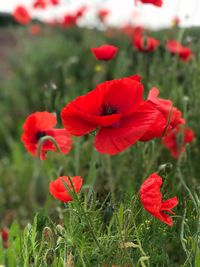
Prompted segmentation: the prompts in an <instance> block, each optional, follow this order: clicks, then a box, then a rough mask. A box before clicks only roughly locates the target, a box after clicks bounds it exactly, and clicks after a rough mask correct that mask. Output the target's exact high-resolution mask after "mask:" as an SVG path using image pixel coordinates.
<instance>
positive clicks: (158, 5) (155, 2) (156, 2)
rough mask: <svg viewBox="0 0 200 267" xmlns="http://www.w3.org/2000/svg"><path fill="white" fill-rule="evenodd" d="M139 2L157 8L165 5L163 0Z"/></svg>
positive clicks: (143, 0) (142, 0) (141, 0)
mask: <svg viewBox="0 0 200 267" xmlns="http://www.w3.org/2000/svg"><path fill="white" fill-rule="evenodd" d="M138 1H140V2H142V3H143V4H152V5H154V6H157V7H161V6H162V4H163V1H162V0H136V2H138Z"/></svg>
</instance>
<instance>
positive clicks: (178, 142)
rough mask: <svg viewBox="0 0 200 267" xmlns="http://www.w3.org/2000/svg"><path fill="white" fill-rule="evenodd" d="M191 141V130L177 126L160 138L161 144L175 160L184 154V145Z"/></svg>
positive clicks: (192, 134) (192, 136)
mask: <svg viewBox="0 0 200 267" xmlns="http://www.w3.org/2000/svg"><path fill="white" fill-rule="evenodd" d="M193 140H194V132H193V131H192V129H189V128H185V127H184V126H182V127H181V126H179V127H176V128H174V129H171V130H170V131H168V132H167V133H166V135H165V136H164V137H163V138H162V143H163V144H164V146H165V147H166V148H167V149H169V150H170V151H171V156H172V157H173V158H176V159H177V158H178V157H179V156H180V155H181V154H183V153H184V152H185V145H186V144H187V143H191V142H192V141H193Z"/></svg>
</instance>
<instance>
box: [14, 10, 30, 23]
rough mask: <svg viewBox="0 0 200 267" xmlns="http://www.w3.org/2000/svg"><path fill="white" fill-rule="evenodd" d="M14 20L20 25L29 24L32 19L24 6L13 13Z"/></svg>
mask: <svg viewBox="0 0 200 267" xmlns="http://www.w3.org/2000/svg"><path fill="white" fill-rule="evenodd" d="M13 17H14V19H15V20H16V21H17V22H18V23H20V24H28V23H29V22H30V20H31V17H30V15H29V13H28V11H27V10H26V9H25V8H24V7H23V6H18V7H16V9H15V10H14V12H13Z"/></svg>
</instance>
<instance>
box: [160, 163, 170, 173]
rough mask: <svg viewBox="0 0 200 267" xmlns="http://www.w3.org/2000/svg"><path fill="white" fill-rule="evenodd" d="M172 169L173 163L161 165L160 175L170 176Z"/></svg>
mask: <svg viewBox="0 0 200 267" xmlns="http://www.w3.org/2000/svg"><path fill="white" fill-rule="evenodd" d="M172 168H173V164H171V163H169V162H168V163H165V164H162V165H160V166H159V167H158V172H159V173H165V174H168V173H170V172H171V170H172Z"/></svg>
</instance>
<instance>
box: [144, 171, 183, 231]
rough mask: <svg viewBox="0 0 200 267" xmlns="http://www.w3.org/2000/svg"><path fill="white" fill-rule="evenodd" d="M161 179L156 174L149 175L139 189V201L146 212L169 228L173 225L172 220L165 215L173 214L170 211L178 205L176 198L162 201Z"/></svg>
mask: <svg viewBox="0 0 200 267" xmlns="http://www.w3.org/2000/svg"><path fill="white" fill-rule="evenodd" d="M161 185H162V178H161V177H160V176H159V175H158V174H157V173H153V174H151V175H150V176H149V177H148V178H147V179H146V180H145V181H144V182H143V184H142V186H141V187H140V199H141V202H142V205H143V207H144V209H145V210H146V211H148V212H149V213H150V214H152V215H153V216H154V217H156V218H157V219H159V220H160V221H162V222H164V223H166V224H167V225H169V226H172V225H173V221H172V218H171V217H170V216H169V215H168V214H167V213H171V214H174V213H173V212H172V211H171V209H172V208H174V207H175V206H176V205H177V204H178V199H177V197H173V198H169V199H167V200H164V201H163V200H162V194H161V192H160V187H161Z"/></svg>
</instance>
